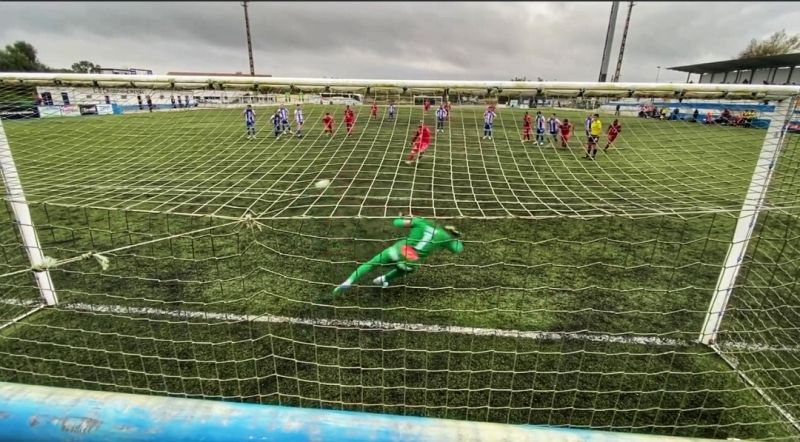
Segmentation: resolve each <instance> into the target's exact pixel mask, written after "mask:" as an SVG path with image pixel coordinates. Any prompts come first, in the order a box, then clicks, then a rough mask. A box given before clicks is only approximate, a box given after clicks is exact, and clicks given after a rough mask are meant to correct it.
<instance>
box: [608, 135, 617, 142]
mask: <svg viewBox="0 0 800 442" xmlns="http://www.w3.org/2000/svg"><path fill="white" fill-rule="evenodd" d="M616 139H617V136H616V135H609V136H608V142H609V143H613V142H614V140H616Z"/></svg>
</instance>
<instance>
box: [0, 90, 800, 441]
mask: <svg viewBox="0 0 800 442" xmlns="http://www.w3.org/2000/svg"><path fill="white" fill-rule="evenodd" d="M596 88H597V89H598V90H599V91H602V90H603V89H601V86H596ZM300 90H302V91H303V92H302V94H301V93H300ZM589 90H591V88H589ZM62 91H66V93H67V97H68V99H69V101H70V105H69V106H64V105H63V100H59V97H61V92H62ZM33 92H34V91H33V90H32V89H30V88H28V87H25V86H18V85H16V83H14V85H10V84H9V83H5V85H4V86H0V98H2V100H0V101H3V102H4V103H6V105H5V106H6V109H11V108H12V107H13V106H16V108H21V109H30V108H31V105H30V101H31V100H32V98H31V97H32V96H33ZM45 92H49V93H50V96H51V97H52V99H53V105H52V106H42V107H41V108H40V109H39V110H38V113H39V116H40V118H34V117H28V118H22V119H8V120H4V121H3V126H4V128H5V132H6V135H7V138H8V142H9V144H10V149H11V152H12V153H13V155H14V159H15V160H16V163H17V167H18V169H19V172H20V176H21V180H22V184H23V186H24V189H25V195H26V197H27V200H28V201H29V204H30V210H31V212H32V215H33V220H34V223H35V228H36V231H37V232H38V236H39V241H40V242H41V247H42V249H43V251H44V254H45V255H46V256H48V257H50V258H52V260H50V261H48V262H47V263H46V267H48V268H49V273H50V275H51V276H52V280H53V284H54V286H55V290H56V291H57V293H58V298H59V304H58V305H57V306H51V307H46V308H40V307H37V306H38V305H39V303H40V301H39V299H40V294H39V291H38V290H37V288H36V285H35V284H34V282H33V279H32V278H31V273H32V272H31V268H30V267H31V264H30V262H29V261H28V258H27V256H26V254H25V253H24V249H23V248H22V247H21V244H22V242H21V238H20V236H19V233H18V230H17V228H16V226H15V225H14V223H13V219H14V218H13V216H14V215H13V213H11V212H10V211H9V212H8V213H9V215H8V217H7V218H6V222H4V223H2V227H0V228H1V229H2V230H1V231H2V241H0V243H2V267H0V269H2V270H0V284H1V285H2V287H3V289H4V290H3V293H2V294H0V301H1V302H0V326H2V327H3V329H2V330H0V380H6V381H11V382H21V383H35V384H46V385H58V386H69V387H77V388H88V389H103V390H113V391H123V392H137V393H146V394H150V393H153V394H168V395H181V396H187V397H202V398H209V399H229V400H241V401H248V402H260V403H277V404H284V405H299V406H306V407H333V408H345V409H356V410H366V411H379V412H387V413H400V414H419V415H426V416H438V417H448V418H457V419H470V420H481V421H484V420H488V421H495V422H504V423H531V424H549V425H561V426H576V427H588V428H596V429H614V430H622V431H635V432H642V433H657V434H673V435H686V436H705V437H721V438H724V437H738V438H759V439H773V440H790V439H792V438H793V437H796V434H797V433H796V432H795V430H794V428H793V427H792V422H791V420H792V419H793V417H791V416H797V415H798V414H800V410H798V402H797V399H796V398H797V397H799V396H800V394H798V393H800V391H799V390H800V387H799V386H800V360H799V358H800V342H798V341H800V330H798V326H797V324H798V319H799V318H798V310H799V309H800V299H798V297H799V296H798V294H797V293H798V291H797V289H796V283H797V281H798V265H797V262H798V261H797V260H798V253H797V252H798V250H800V248H799V247H798V234H797V230H796V228H795V226H794V222H795V220H796V219H797V205H798V187H797V186H796V185H795V176H796V174H797V171H798V170H800V164H798V162H797V160H796V155H797V150H798V138H797V135H794V134H790V135H788V136H787V138H786V139H785V140H784V142H783V144H782V146H781V147H782V149H781V154H780V158H779V160H778V161H777V163H776V164H777V167H776V169H775V175H774V177H773V178H772V182H771V185H770V188H769V193H768V195H767V199H766V201H765V207H764V210H763V212H762V214H761V216H760V218H759V223H758V225H757V227H756V231H755V233H754V235H753V238H752V240H751V242H750V244H749V246H748V253H747V256H746V259H745V262H744V266H743V269H742V272H741V273H740V276H739V278H738V279H737V280H736V285H735V287H734V290H733V296H732V298H731V301H730V303H729V304H728V306H727V310H726V316H725V318H724V319H723V321H722V329H721V330H720V334H719V337H718V339H717V341H716V344H715V346H714V347H707V346H703V345H700V344H697V343H696V340H697V336H698V334H699V333H700V331H701V329H702V326H703V322H704V319H705V317H706V313H707V311H708V308H709V302H710V300H711V295H712V293H713V292H714V290H715V287H716V285H717V279H718V276H719V274H720V270H721V267H722V265H723V263H724V261H725V254H726V251H727V250H728V247H729V245H730V244H731V239H732V235H733V229H734V226H735V224H736V219H737V216H738V215H739V211H740V209H741V207H742V202H743V200H744V199H745V193H746V190H747V188H748V184H749V183H750V181H751V179H752V177H753V171H754V168H755V164H756V159H757V158H758V156H759V152H761V150H762V146H763V145H764V144H765V142H766V143H773V145H775V143H778V142H779V140H777V139H776V140H770V139H766V138H765V134H766V131H765V127H766V126H765V124H769V122H768V121H767V120H768V119H774V118H779V119H782V118H784V116H783V115H778V116H776V115H774V108H775V102H774V101H773V102H770V103H767V104H765V103H764V102H762V101H741V100H740V101H734V100H731V99H728V98H726V99H719V98H707V99H694V100H692V99H687V100H684V101H683V102H681V103H679V102H677V101H676V100H662V99H655V104H656V106H657V107H660V106H669V109H670V110H671V109H673V108H676V107H677V108H679V111H680V113H679V115H678V119H677V120H674V121H673V120H669V119H667V120H661V119H660V118H658V119H654V118H640V117H638V116H637V114H638V113H639V110H640V105H641V104H646V103H650V101H649V100H644V99H643V100H642V101H641V102H639V101H638V100H635V99H625V100H619V101H615V99H611V101H610V102H609V103H606V100H600V101H597V100H593V99H591V100H590V99H588V98H587V99H581V98H575V97H569V96H567V95H569V94H566V93H565V94H564V95H555V94H551V95H547V96H546V97H545V98H546V100H544V101H542V97H539V101H538V104H539V105H540V106H541V104H542V102H545V103H546V105H547V107H544V108H541V107H540V108H530V109H527V108H517V107H515V108H511V107H504V105H505V104H511V102H510V101H509V96H507V95H505V94H508V92H502V91H501V92H497V91H494V92H492V94H490V95H488V96H482V95H480V94H478V93H476V92H474V91H472V92H470V91H468V90H464V91H458V92H455V91H453V90H451V91H450V92H449V97H448V98H449V101H450V103H451V104H452V108H451V112H450V114H449V117H448V120H447V121H446V122H445V130H444V131H443V132H436V131H434V130H433V128H434V127H435V126H436V121H435V118H436V117H435V114H434V111H435V110H436V108H437V107H438V103H439V101H436V104H435V105H434V106H433V107H432V108H431V109H430V110H429V111H428V112H427V113H424V112H423V109H422V106H421V105H415V104H414V102H415V101H416V100H417V99H418V98H419V97H424V96H431V97H441V96H442V94H443V93H444V92H443V91H441V92H435V91H421V92H415V91H414V90H413V88H409V89H408V90H406V92H405V93H402V91H400V90H394V89H392V90H388V89H387V90H377V91H376V90H366V89H363V90H362V89H357V88H352V89H351V90H348V91H346V92H341V93H328V95H325V96H324V97H323V96H322V95H321V94H320V92H319V90H314V89H312V88H307V89H303V88H298V87H295V89H294V90H293V92H292V93H290V94H289V96H288V97H287V96H286V95H284V93H283V91H280V90H277V89H276V90H267V91H262V92H260V93H255V92H252V91H251V92H242V91H227V90H224V89H223V90H218V89H215V90H211V89H210V88H205V89H204V88H202V87H199V86H197V87H196V88H195V89H187V90H180V91H179V90H177V89H176V90H174V91H173V90H169V89H161V88H158V87H157V88H147V87H142V88H141V89H139V88H138V87H137V88H135V89H132V90H122V89H115V88H109V89H104V90H100V89H92V88H88V89H84V88H81V87H80V86H69V88H67V86H65V85H61V86H54V85H51V84H40V85H39V86H38V89H36V93H37V94H38V95H39V96H42V95H43V93H45ZM137 95H141V96H142V104H141V109H140V105H139V102H138V99H137V98H136V97H137ZM148 95H149V96H150V97H151V100H152V101H153V110H152V112H150V111H149V109H148V105H147V98H146V97H147V96H148ZM178 95H180V96H182V97H184V98H182V100H181V105H178V103H177V101H176V103H175V107H173V105H172V102H171V99H170V98H171V97H172V96H178ZM484 95H485V91H484ZM106 96H108V97H109V101H110V102H111V103H112V104H111V105H108V106H105V105H104V104H105V97H106ZM162 96H163V98H161V97H162ZM187 96H188V97H189V99H188V103H189V106H188V107H186V106H185V103H186V102H187V99H186V98H185V97H187ZM122 97H125V98H122ZM320 99H322V102H323V103H329V102H331V101H334V99H336V100H339V99H341V100H344V101H341V102H339V101H337V102H336V103H334V104H332V105H331V104H322V105H320V104H319V102H320ZM510 99H513V100H515V101H516V103H515V104H516V105H523V103H524V102H525V100H526V94H524V93H523V94H521V95H520V96H511V97H510ZM26 100H27V101H26ZM348 100H350V101H348ZM373 101H376V102H377V103H378V105H379V109H378V114H377V116H375V117H373V116H372V115H371V112H370V105H371V104H372V102H373ZM473 101H477V102H479V103H480V104H478V105H470V104H464V103H470V102H473ZM484 101H486V102H499V103H500V106H499V107H498V109H497V110H496V112H497V117H496V119H495V121H494V127H493V132H494V133H493V137H492V139H490V140H489V139H483V138H482V135H483V130H484V112H485V110H486V106H485V105H484V104H483V103H484ZM284 102H285V103H286V104H287V109H288V113H289V120H290V121H291V125H292V130H293V131H295V130H296V128H297V125H296V123H295V121H294V118H293V112H294V110H295V108H296V106H295V105H296V104H297V103H298V102H301V103H302V109H303V111H304V117H305V124H304V126H303V137H302V138H299V137H296V136H295V135H296V134H294V133H293V134H288V133H287V134H281V135H280V136H279V137H276V136H275V135H274V132H273V130H272V129H273V128H272V124H271V121H270V119H271V117H272V116H273V114H274V113H275V112H276V111H277V110H278V106H279V104H281V103H284ZM359 102H360V103H361V104H357V103H359ZM390 102H393V103H395V104H396V105H397V111H396V115H395V118H393V119H390V118H388V115H387V106H388V104H389V103H390ZM617 102H619V103H620V113H621V115H619V116H616V115H614V112H615V108H616V103H617ZM246 103H252V104H253V106H254V109H255V113H256V128H257V135H256V138H255V139H248V138H247V132H246V129H245V117H244V115H243V111H244V106H245V104H246ZM348 103H349V104H350V105H351V106H352V108H353V109H354V111H355V116H356V117H355V128H354V131H353V133H352V135H351V136H347V135H346V129H345V124H344V115H343V111H344V107H345V106H346V105H347V104H348ZM604 103H606V104H604ZM195 104H196V106H194V105H195ZM603 104H604V105H603ZM81 105H82V106H81ZM92 105H93V106H94V111H92V110H91V109H92ZM601 105H602V106H601ZM72 106H74V109H73V108H72ZM587 107H588V108H587ZM725 108H728V109H732V118H731V120H730V121H729V122H726V123H730V124H722V121H719V122H718V123H713V124H704V123H703V122H702V120H703V119H704V118H705V113H706V111H709V112H712V117H713V119H714V120H719V119H720V117H721V116H720V112H721V111H722V109H725ZM75 109H76V110H77V113H78V115H76V116H74V117H69V116H64V115H65V114H66V115H69V114H70V113H72V112H75ZM82 109H83V110H84V113H85V114H84V115H80V111H81V110H82ZM694 109H698V110H699V112H700V115H699V120H701V121H698V122H693V121H691V118H690V116H691V114H692V112H693V110H694ZM745 110H748V111H749V110H754V111H755V112H756V115H755V116H754V117H753V118H751V119H750V121H747V120H746V119H745V120H741V121H739V122H740V123H741V125H737V124H736V117H738V116H740V115H742V113H743V112H744V111H745ZM56 111H57V112H58V116H54V115H53V116H51V117H48V113H50V114H54V113H55V112H56ZM108 111H110V112H115V111H116V112H120V111H121V114H119V113H118V114H115V115H94V114H91V115H90V114H89V113H92V112H94V113H106V112H108ZM537 111H541V112H542V113H543V116H544V117H545V119H547V118H549V117H550V116H551V114H553V113H555V114H556V116H557V117H558V118H559V120H560V121H564V120H565V119H569V121H570V122H571V123H572V124H573V125H574V135H572V136H571V139H570V140H569V147H568V148H561V147H560V143H561V141H560V139H559V138H555V139H553V138H551V137H550V135H549V130H548V131H547V133H546V136H545V144H544V145H543V146H539V145H535V144H534V143H533V142H522V141H521V137H522V135H523V133H524V127H523V115H524V113H525V112H529V113H530V115H531V117H533V118H534V119H535V116H536V112H537ZM792 111H793V110H792ZM15 112H16V114H18V115H21V114H23V112H22V111H15ZM595 112H597V113H599V115H600V120H601V121H602V122H603V124H604V127H603V135H602V137H601V139H600V140H599V142H600V143H599V152H598V154H597V158H596V160H595V161H592V160H588V159H584V158H583V157H584V155H585V153H586V151H585V149H584V146H585V144H586V141H587V136H586V134H585V132H584V120H585V118H586V116H587V114H590V113H591V114H593V113H595ZM326 113H331V114H332V116H333V118H334V123H333V129H334V133H333V134H332V135H330V134H327V133H325V131H324V123H323V117H324V115H325V114H326ZM11 114H12V112H10V111H9V112H6V114H5V115H11ZM792 115H794V114H792ZM687 117H689V118H687ZM614 119H619V121H620V122H621V127H622V130H621V132H620V135H619V137H618V138H617V139H616V140H614V143H613V144H612V145H611V146H610V148H609V149H608V150H604V149H603V147H604V146H605V145H606V140H607V137H606V129H607V128H608V125H609V124H610V123H611V121H613V120H614ZM420 120H424V121H425V122H426V124H427V125H428V126H430V127H431V129H432V132H433V135H432V137H431V144H430V148H429V149H428V151H427V152H426V153H425V155H424V156H423V157H422V159H421V160H419V161H418V162H417V163H416V164H414V165H406V164H405V162H404V160H405V159H406V155H408V153H409V151H410V147H411V144H412V139H413V137H414V133H415V130H416V128H417V125H418V123H419V122H420ZM534 126H535V122H534ZM745 126H753V127H745ZM534 135H535V127H534ZM532 138H533V137H532ZM757 175H758V174H757ZM323 179H326V180H330V185H329V186H327V187H325V188H323V189H319V188H317V187H316V186H315V183H317V182H318V181H320V180H323ZM399 212H403V213H405V214H408V213H409V212H410V213H412V214H414V215H416V216H422V217H425V218H427V219H431V220H436V221H437V222H440V223H442V224H446V223H451V224H455V225H457V226H458V228H459V230H460V231H461V232H462V234H463V236H462V240H463V242H464V244H465V250H464V252H463V253H462V254H459V255H451V254H449V253H447V252H440V253H438V254H433V255H432V256H431V257H430V258H429V259H428V260H426V261H424V263H423V264H422V266H421V268H420V269H419V271H417V272H414V273H413V274H411V275H408V276H407V277H405V278H403V279H400V280H397V281H395V282H394V283H393V286H392V287H391V288H389V289H385V290H381V289H378V288H374V287H369V280H370V279H371V278H365V279H364V280H362V281H359V284H357V285H356V286H355V287H354V288H352V289H351V290H350V291H347V292H345V293H343V294H341V295H339V296H338V297H336V298H335V299H334V300H333V301H332V302H323V301H322V300H321V299H323V298H321V295H322V294H326V293H329V292H330V291H331V290H332V289H333V288H334V287H335V286H336V285H337V284H339V283H341V282H342V281H343V280H344V279H345V278H346V277H347V276H348V274H349V273H350V272H351V271H353V270H354V269H355V267H356V266H357V265H359V264H361V263H363V262H365V261H367V260H369V259H370V258H372V257H373V256H374V255H376V254H378V253H379V252H380V251H381V250H383V249H384V248H385V247H387V246H389V245H391V243H392V241H393V240H395V239H398V238H400V237H402V236H403V235H404V234H405V231H404V230H402V229H398V228H395V227H393V226H392V218H394V217H395V216H396V215H397V214H398V213H399ZM104 259H107V260H108V263H107V265H106V263H105V262H104ZM379 274H380V273H378V272H376V273H375V275H374V276H377V275H379ZM33 309H37V310H36V311H35V312H33Z"/></svg>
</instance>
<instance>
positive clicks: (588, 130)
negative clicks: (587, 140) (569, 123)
mask: <svg viewBox="0 0 800 442" xmlns="http://www.w3.org/2000/svg"><path fill="white" fill-rule="evenodd" d="M583 128H584V129H585V130H586V136H587V137H591V136H592V114H589V115H587V116H586V119H585V120H584V121H583Z"/></svg>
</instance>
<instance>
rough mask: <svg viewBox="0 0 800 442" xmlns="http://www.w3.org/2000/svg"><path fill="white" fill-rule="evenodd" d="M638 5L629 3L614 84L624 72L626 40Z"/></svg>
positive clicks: (613, 79)
mask: <svg viewBox="0 0 800 442" xmlns="http://www.w3.org/2000/svg"><path fill="white" fill-rule="evenodd" d="M635 4H636V3H634V2H628V16H627V17H625V28H623V30H622V42H621V43H620V44H619V57H618V58H617V69H615V70H614V78H612V79H611V82H612V83H616V82H618V81H619V74H620V72H621V71H622V56H623V55H624V54H625V40H627V39H628V26H630V24H631V11H633V6H634V5H635Z"/></svg>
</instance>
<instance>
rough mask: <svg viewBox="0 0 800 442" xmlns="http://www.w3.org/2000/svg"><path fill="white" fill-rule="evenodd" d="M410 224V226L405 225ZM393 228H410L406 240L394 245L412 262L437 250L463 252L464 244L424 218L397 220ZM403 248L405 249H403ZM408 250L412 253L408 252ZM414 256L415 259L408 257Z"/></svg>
mask: <svg viewBox="0 0 800 442" xmlns="http://www.w3.org/2000/svg"><path fill="white" fill-rule="evenodd" d="M408 222H410V226H409V225H408V224H407V223H408ZM394 225H395V227H410V228H411V231H410V232H408V235H407V236H406V239H403V240H400V241H398V242H397V243H396V244H395V245H399V246H401V247H402V248H403V249H405V251H404V252H405V253H403V255H404V256H405V257H406V258H410V259H412V260H413V261H416V260H417V259H422V258H425V257H427V256H428V255H430V254H431V253H433V252H435V251H436V250H438V249H442V248H444V249H447V250H449V251H451V252H453V253H461V252H462V251H463V250H464V243H462V242H461V241H459V240H458V239H456V238H455V237H454V236H453V235H451V234H450V233H449V232H448V231H447V230H445V229H444V228H443V227H440V226H437V225H436V224H434V223H432V222H430V221H428V220H426V219H424V218H410V219H409V218H397V219H395V220H394ZM403 246H405V247H403ZM409 248H411V249H413V251H411V250H408V249H409ZM408 252H410V254H416V255H417V256H416V259H415V257H412V256H408V254H409V253H408Z"/></svg>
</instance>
